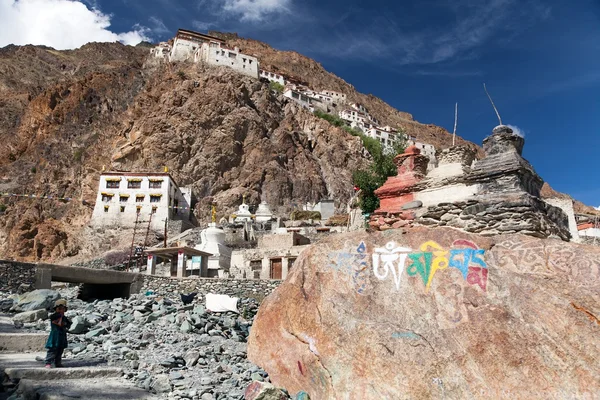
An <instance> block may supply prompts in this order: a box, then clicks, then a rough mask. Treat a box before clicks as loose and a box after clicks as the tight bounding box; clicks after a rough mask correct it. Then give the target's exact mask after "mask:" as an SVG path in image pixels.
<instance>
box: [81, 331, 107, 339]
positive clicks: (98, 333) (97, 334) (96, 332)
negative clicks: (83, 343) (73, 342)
mask: <svg viewBox="0 0 600 400" xmlns="http://www.w3.org/2000/svg"><path fill="white" fill-rule="evenodd" d="M105 333H106V329H104V328H98V329H94V330H93V331H89V332H88V333H86V334H85V337H86V339H90V338H93V337H97V336H100V335H103V334H105Z"/></svg>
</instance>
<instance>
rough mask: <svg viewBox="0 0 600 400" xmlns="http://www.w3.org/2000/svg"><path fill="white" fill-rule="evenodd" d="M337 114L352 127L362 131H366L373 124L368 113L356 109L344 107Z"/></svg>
mask: <svg viewBox="0 0 600 400" xmlns="http://www.w3.org/2000/svg"><path fill="white" fill-rule="evenodd" d="M339 116H340V118H341V119H343V120H344V121H346V122H347V123H348V124H349V125H350V126H351V127H352V128H358V129H360V130H362V131H366V130H368V129H371V128H372V127H374V126H375V124H374V123H373V121H371V119H370V117H369V116H368V115H366V114H363V113H362V112H360V111H358V110H354V109H345V110H342V111H340V112H339Z"/></svg>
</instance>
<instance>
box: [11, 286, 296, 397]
mask: <svg viewBox="0 0 600 400" xmlns="http://www.w3.org/2000/svg"><path fill="white" fill-rule="evenodd" d="M27 296H28V297H30V298H36V299H37V300H38V302H37V303H36V304H35V305H31V306H30V308H31V307H33V308H35V310H33V309H29V310H28V309H27ZM27 296H23V295H22V296H12V297H8V296H0V304H4V303H6V304H5V306H7V305H8V303H11V305H10V307H9V308H10V309H11V310H13V311H22V310H26V311H24V312H22V313H19V314H16V315H15V316H14V317H13V320H14V321H15V324H16V325H17V326H19V327H22V328H24V329H29V330H46V331H47V330H48V329H49V328H48V322H47V321H45V322H44V320H46V319H47V317H48V312H47V309H49V308H51V306H52V304H53V302H54V301H55V300H56V299H58V298H59V297H67V298H68V300H69V310H68V311H67V316H68V317H70V319H71V321H72V326H71V330H70V335H69V348H68V349H66V350H65V354H64V359H65V363H66V365H67V366H68V363H69V360H89V361H92V360H106V361H107V362H108V364H109V365H111V366H117V367H121V368H123V370H124V371H125V377H126V378H127V379H130V380H131V381H132V382H134V383H135V385H136V386H138V387H141V388H144V389H146V390H148V391H151V392H155V393H159V394H161V397H164V398H169V399H171V398H172V399H202V400H210V399H214V400H220V399H244V398H246V399H255V398H256V399H258V398H265V399H270V398H273V399H288V398H289V396H288V395H287V394H286V393H285V392H284V391H282V390H280V389H276V388H274V387H273V386H272V385H270V384H269V383H268V382H269V377H268V376H267V374H266V373H265V372H264V371H263V370H262V369H260V368H258V367H256V366H255V365H253V364H252V363H250V362H249V361H248V360H247V357H246V346H247V345H246V338H247V337H248V335H249V332H250V328H251V326H252V321H253V319H254V316H255V314H256V312H257V310H258V306H259V304H258V302H257V301H256V300H255V299H250V298H245V299H240V300H238V310H239V313H235V312H231V311H229V312H222V313H213V312H210V311H208V310H206V308H205V307H204V305H203V296H202V295H201V294H199V295H198V296H197V297H196V298H195V299H194V301H193V302H192V303H191V304H187V305H184V304H183V302H182V301H181V299H180V298H178V297H175V296H173V297H172V298H167V297H163V296H159V295H157V294H154V293H152V292H151V291H148V292H147V293H146V294H138V295H134V296H132V297H130V298H129V299H121V298H117V299H114V300H100V301H98V300H96V301H94V302H91V303H86V302H83V301H81V300H78V299H76V298H74V297H75V296H76V291H74V290H73V289H68V290H67V291H66V292H65V291H63V293H62V295H61V294H60V293H58V292H56V291H53V290H36V291H34V292H31V293H29V294H27ZM29 304H31V303H29ZM25 314H27V316H26V318H25ZM34 314H35V315H34ZM16 321H20V322H16ZM252 381H255V383H254V385H253V386H251V387H248V386H249V384H250V383H252ZM247 387H248V391H249V392H248V395H247V396H244V393H245V392H246V389H247ZM261 393H263V394H264V393H275V395H276V396H277V397H259V396H261ZM275 395H274V396H275Z"/></svg>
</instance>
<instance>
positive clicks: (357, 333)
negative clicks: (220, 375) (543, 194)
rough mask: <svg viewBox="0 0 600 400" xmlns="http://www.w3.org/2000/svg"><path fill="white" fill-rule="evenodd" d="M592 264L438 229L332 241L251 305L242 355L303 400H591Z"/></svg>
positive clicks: (592, 251)
mask: <svg viewBox="0 0 600 400" xmlns="http://www.w3.org/2000/svg"><path fill="white" fill-rule="evenodd" d="M599 259H600V249H599V248H597V247H594V246H588V245H579V244H574V243H568V242H564V241H561V240H558V239H538V238H533V237H529V236H523V235H518V234H515V235H497V236H492V237H485V236H480V235H477V234H468V233H464V232H461V231H458V230H455V229H451V228H433V229H431V228H424V227H422V228H413V229H411V230H409V231H403V230H400V229H395V230H387V231H380V232H372V233H365V232H354V233H348V234H342V235H336V236H331V237H329V238H327V239H325V240H323V241H321V242H319V243H318V244H316V245H313V246H311V247H310V248H308V249H307V250H305V251H304V252H303V254H302V255H301V257H300V258H299V259H298V260H297V261H296V263H295V265H294V270H293V271H291V273H290V275H289V276H288V278H287V280H286V281H285V282H284V283H283V284H281V285H280V286H279V287H278V288H277V289H276V290H275V291H274V292H273V293H272V294H271V295H270V296H268V297H267V298H266V299H265V300H264V302H263V303H262V304H261V306H260V309H259V312H258V314H257V316H256V320H255V322H254V325H253V327H252V330H251V332H250V337H249V344H248V358H249V359H250V360H251V361H253V362H254V363H256V364H257V365H259V366H260V367H262V368H264V370H265V371H266V372H267V373H268V374H269V376H270V378H271V381H272V382H273V384H274V385H276V386H280V387H284V388H286V389H287V390H288V391H289V392H290V394H294V393H298V392H300V391H305V392H307V393H308V394H309V395H310V397H311V398H313V399H363V400H366V399H404V398H417V399H421V398H445V399H463V398H478V399H479V398H481V399H483V398H507V399H508V398H510V399H526V398H547V399H551V398H552V399H554V398H582V399H592V398H597V396H600V374H598V371H600V340H598V338H599V337H600V336H599V334H600V320H599V319H598V318H599V317H600V290H599V289H600V279H599V278H600V261H599Z"/></svg>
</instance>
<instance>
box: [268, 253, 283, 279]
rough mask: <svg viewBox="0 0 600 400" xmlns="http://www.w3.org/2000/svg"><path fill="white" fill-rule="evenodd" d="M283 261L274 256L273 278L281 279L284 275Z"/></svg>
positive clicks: (272, 262)
mask: <svg viewBox="0 0 600 400" xmlns="http://www.w3.org/2000/svg"><path fill="white" fill-rule="evenodd" d="M282 272H283V268H282V263H281V258H274V259H272V260H271V279H281V277H282Z"/></svg>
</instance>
